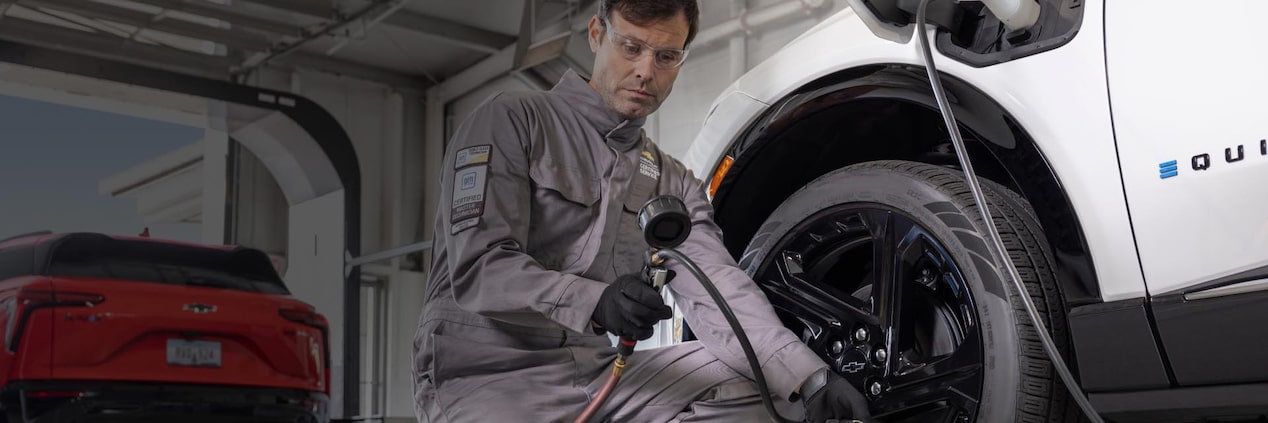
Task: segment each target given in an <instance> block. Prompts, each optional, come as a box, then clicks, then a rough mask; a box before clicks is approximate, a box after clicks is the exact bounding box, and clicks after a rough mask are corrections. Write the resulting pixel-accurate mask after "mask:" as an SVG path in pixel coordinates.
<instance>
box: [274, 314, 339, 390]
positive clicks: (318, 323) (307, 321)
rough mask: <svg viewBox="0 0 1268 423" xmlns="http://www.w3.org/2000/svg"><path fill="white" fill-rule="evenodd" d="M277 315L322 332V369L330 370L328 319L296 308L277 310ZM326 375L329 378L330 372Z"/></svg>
mask: <svg viewBox="0 0 1268 423" xmlns="http://www.w3.org/2000/svg"><path fill="white" fill-rule="evenodd" d="M277 314H279V315H281V316H282V318H284V319H286V320H290V321H292V322H295V323H299V324H302V325H307V326H311V327H314V328H317V330H319V331H321V344H322V345H321V349H322V351H321V354H322V357H321V361H322V367H323V368H325V369H327V370H329V369H330V334H329V328H328V327H326V319H324V318H322V317H321V315H320V314H317V313H316V312H312V311H308V310H300V309H294V308H280V309H278V310H277ZM326 375H327V377H329V375H330V372H326ZM326 386H327V387H329V386H330V380H329V379H327V380H326Z"/></svg>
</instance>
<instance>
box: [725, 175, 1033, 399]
mask: <svg viewBox="0 0 1268 423" xmlns="http://www.w3.org/2000/svg"><path fill="white" fill-rule="evenodd" d="M842 204H860V205H863V204H873V205H883V206H885V207H886V208H889V209H894V210H897V211H900V212H902V213H903V214H905V215H907V216H908V217H910V218H912V220H913V221H914V222H916V223H918V224H919V225H920V226H922V227H924V228H925V229H926V230H927V231H928V232H929V233H930V234H932V235H933V236H934V237H936V238H937V240H938V242H940V243H941V244H942V245H943V246H944V247H946V249H947V252H948V254H950V255H951V257H952V259H953V260H954V261H955V264H956V266H957V267H958V268H959V269H960V271H961V274H962V275H963V276H964V279H965V283H966V284H967V285H968V286H969V289H970V291H971V292H972V294H973V301H974V304H975V307H976V309H977V318H978V322H979V323H980V325H979V329H980V330H981V335H982V336H981V338H982V352H983V361H982V364H983V370H982V374H983V379H982V392H981V397H980V398H981V402H980V403H979V405H978V417H977V421H982V422H1011V421H1015V419H1016V410H1017V408H1018V405H1019V404H1018V401H1019V399H1018V398H1019V395H1018V392H1020V390H1021V369H1020V365H1021V364H1020V363H1021V360H1020V356H1021V354H1022V353H1021V351H1020V339H1019V338H1018V334H1017V327H1018V324H1019V323H1020V322H1019V321H1018V320H1017V316H1016V314H1015V313H1014V312H1013V307H1012V305H1011V303H1010V302H1009V301H1008V299H1007V298H1004V295H1007V292H1008V290H1007V288H1006V287H1005V286H1004V279H1003V278H1002V275H1001V274H1000V273H999V271H998V270H997V269H996V268H995V266H993V265H990V264H989V263H993V260H992V259H991V255H990V253H989V250H987V249H986V248H985V247H986V245H987V244H986V242H988V241H987V239H985V238H984V237H982V235H981V233H982V230H981V229H980V228H979V227H978V226H974V227H971V228H961V227H955V228H954V229H953V227H952V226H951V225H949V224H948V220H950V221H952V222H956V221H958V222H964V221H965V219H967V221H968V222H975V223H974V225H980V218H978V217H977V216H976V210H973V209H970V210H965V209H964V208H963V207H961V206H959V205H957V204H956V202H955V200H954V199H953V198H952V197H951V196H950V195H949V194H947V193H945V192H943V191H940V190H938V189H937V188H936V187H935V186H934V185H933V184H932V183H931V182H929V181H925V180H921V179H919V178H918V177H916V176H914V175H910V174H907V173H901V172H896V171H894V170H892V169H885V168H869V167H860V166H859V165H855V166H851V167H846V168H843V169H839V170H837V171H834V172H831V173H829V174H827V175H824V176H822V177H820V178H819V179H816V180H815V181H813V182H811V183H810V184H808V185H806V186H805V187H804V188H802V189H801V190H799V191H797V192H796V193H794V194H793V195H792V196H791V197H789V198H788V199H787V200H786V201H784V203H783V204H781V205H780V206H779V207H778V208H776V209H775V211H774V212H773V213H772V214H771V216H770V217H769V218H768V219H767V221H766V222H765V223H764V224H763V225H762V227H761V228H759V229H758V231H757V233H756V235H755V236H754V237H753V240H752V241H751V242H750V244H749V246H748V247H747V248H746V249H745V252H744V255H743V256H742V257H741V258H740V267H741V268H743V269H744V271H745V272H747V273H748V274H749V275H750V276H755V275H756V272H757V271H759V270H761V269H760V267H761V266H762V264H763V262H765V261H766V257H767V256H768V254H769V253H770V250H771V248H774V247H775V246H777V245H778V244H779V243H780V242H782V240H783V238H784V237H786V236H787V235H788V233H789V231H791V230H792V229H794V228H795V227H796V226H797V225H798V224H800V223H801V222H803V221H805V220H806V219H807V218H809V217H811V216H813V215H815V214H817V213H818V212H820V211H822V210H825V209H827V208H829V207H834V206H839V205H842ZM931 206H932V207H933V208H934V209H936V210H940V211H942V212H941V213H935V212H934V211H932V210H931V209H930V207H931ZM952 210H953V211H952ZM953 214H959V215H960V218H954V217H953V216H948V215H953ZM970 245H973V246H970Z"/></svg>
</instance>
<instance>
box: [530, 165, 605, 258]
mask: <svg viewBox="0 0 1268 423" xmlns="http://www.w3.org/2000/svg"><path fill="white" fill-rule="evenodd" d="M529 177H530V178H531V179H532V182H533V183H532V186H533V200H532V206H531V207H532V210H530V211H529V212H530V215H531V219H530V222H531V224H530V226H529V237H528V239H529V245H528V253H529V255H531V256H533V258H534V259H536V260H537V261H538V263H541V264H542V265H543V266H545V267H546V268H548V269H551V270H558V271H565V272H569V271H576V272H579V270H577V269H574V267H579V266H578V265H579V263H578V261H580V259H581V258H582V256H583V252H584V251H585V250H586V249H587V246H588V245H589V244H590V243H591V242H595V241H593V240H591V238H592V237H593V235H594V233H595V232H596V231H595V230H594V228H595V226H596V225H597V224H598V218H599V207H600V205H599V196H600V191H601V190H602V186H600V181H599V179H598V178H597V177H594V176H593V175H589V174H587V173H586V172H583V171H582V170H580V169H577V168H575V167H569V166H561V165H557V164H555V163H550V162H544V163H538V164H537V165H536V166H533V167H532V168H531V169H530V170H529ZM582 270H584V269H582Z"/></svg>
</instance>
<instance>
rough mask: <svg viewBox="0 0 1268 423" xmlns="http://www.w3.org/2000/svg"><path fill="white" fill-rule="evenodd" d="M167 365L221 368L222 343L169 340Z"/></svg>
mask: <svg viewBox="0 0 1268 423" xmlns="http://www.w3.org/2000/svg"><path fill="white" fill-rule="evenodd" d="M167 364H170V365H174V366H194V367H220V343H219V342H216V341H188V340H184V339H168V340H167Z"/></svg>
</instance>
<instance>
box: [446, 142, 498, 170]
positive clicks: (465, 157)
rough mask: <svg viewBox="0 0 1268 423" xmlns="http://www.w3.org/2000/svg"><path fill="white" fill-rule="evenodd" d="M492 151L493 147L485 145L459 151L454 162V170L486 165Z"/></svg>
mask: <svg viewBox="0 0 1268 423" xmlns="http://www.w3.org/2000/svg"><path fill="white" fill-rule="evenodd" d="M492 149H493V148H492V146H491V145H489V144H485V145H477V146H474V147H467V148H464V149H461V150H458V153H457V157H456V158H454V161H453V168H454V169H462V168H464V167H467V166H475V165H478V164H486V163H488V162H489V153H490V152H491V151H492Z"/></svg>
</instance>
